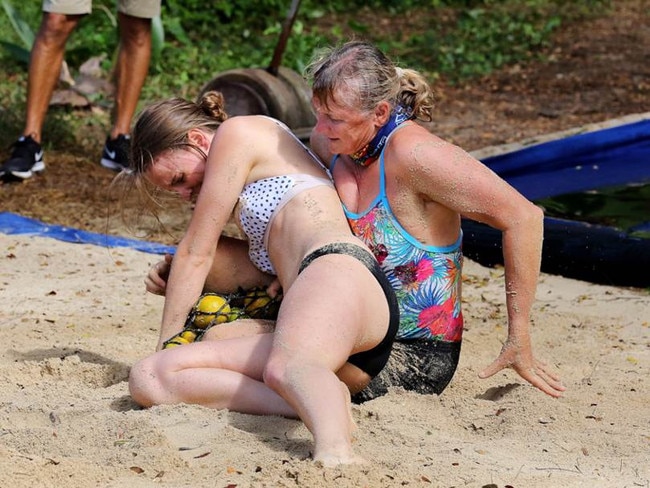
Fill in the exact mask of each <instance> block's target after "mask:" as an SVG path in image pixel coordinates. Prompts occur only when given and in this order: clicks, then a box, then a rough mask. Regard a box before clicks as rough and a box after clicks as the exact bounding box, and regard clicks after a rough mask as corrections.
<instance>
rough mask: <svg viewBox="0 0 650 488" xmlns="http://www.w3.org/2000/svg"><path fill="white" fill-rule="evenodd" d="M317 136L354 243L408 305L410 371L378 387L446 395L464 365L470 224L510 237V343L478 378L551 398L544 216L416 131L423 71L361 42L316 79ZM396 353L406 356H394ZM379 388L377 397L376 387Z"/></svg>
mask: <svg viewBox="0 0 650 488" xmlns="http://www.w3.org/2000/svg"><path fill="white" fill-rule="evenodd" d="M309 72H310V75H311V78H312V79H313V86H312V88H313V104H314V107H315V109H316V113H317V124H316V127H315V129H314V131H313V133H312V138H311V145H312V149H314V150H315V152H316V153H317V154H318V155H319V156H320V157H321V159H322V160H323V161H327V162H328V163H329V169H330V171H331V172H332V175H333V178H334V183H335V185H336V188H337V190H338V193H339V196H340V198H341V200H342V202H343V205H344V209H345V213H346V216H347V218H348V221H349V222H350V225H351V226H352V229H353V231H354V233H355V234H356V235H357V236H359V237H360V238H362V239H363V240H364V242H365V243H366V244H367V245H368V247H369V248H370V249H372V251H373V253H374V255H375V257H376V258H377V260H378V261H379V262H380V264H381V267H382V269H383V270H384V272H385V273H386V275H387V276H388V279H389V280H390V282H391V285H392V286H393V288H394V289H395V291H396V294H397V297H398V300H399V304H400V328H399V332H398V336H397V337H398V340H399V341H400V342H403V343H404V344H406V345H405V346H404V347H401V348H400V349H399V351H400V353H401V354H400V356H401V357H400V358H399V359H400V361H401V362H402V363H403V364H402V365H401V366H402V367H401V368H395V370H394V371H395V372H394V374H393V376H392V377H390V376H386V374H388V372H389V369H391V368H387V369H386V370H384V374H382V375H380V376H379V377H378V378H376V379H375V380H374V381H373V383H377V384H376V385H374V386H375V388H374V391H375V394H376V393H377V392H378V393H382V392H384V391H385V390H386V388H387V386H390V385H398V386H403V387H405V388H407V389H414V390H416V391H420V392H423V393H440V392H442V391H443V390H444V388H445V387H446V386H447V384H448V383H449V381H450V380H451V377H452V375H453V374H454V371H455V369H456V365H457V362H458V358H459V353H460V344H461V338H462V332H463V317H462V311H461V269H462V253H461V242H462V231H461V226H460V222H461V217H467V218H470V219H473V220H477V221H480V222H484V223H487V224H489V225H491V226H493V227H495V228H497V229H499V230H501V231H502V233H503V253H504V260H505V261H504V262H505V294H506V304H507V311H508V337H507V340H506V342H505V344H504V345H503V348H502V350H501V354H500V355H499V357H498V358H497V359H496V360H495V361H494V362H493V363H492V364H491V365H490V366H488V367H487V368H486V369H484V370H483V371H482V372H481V373H480V376H481V377H482V378H486V377H489V376H491V375H493V374H495V373H496V372H497V371H499V370H501V369H503V368H506V367H511V368H513V369H514V370H515V371H517V373H519V374H520V375H521V376H522V377H523V378H524V379H526V380H527V381H529V382H530V383H531V384H533V385H534V386H536V387H537V388H539V389H540V390H542V391H543V392H545V393H547V394H549V395H551V396H559V395H560V394H561V392H562V391H563V390H564V387H563V386H562V385H561V384H560V382H559V380H558V377H557V376H556V375H555V374H554V373H553V372H551V371H550V369H549V368H548V367H547V366H546V365H545V364H543V363H542V362H540V361H538V360H536V359H535V358H534V357H533V353H532V348H531V341H530V311H531V306H532V304H533V301H534V299H535V290H536V286H537V279H538V275H539V270H540V261H541V246H542V234H543V213H542V211H541V210H540V209H539V208H538V207H536V206H535V205H533V204H532V203H531V202H529V201H528V200H526V199H525V198H524V197H523V196H522V195H521V194H519V193H518V192H517V191H516V190H515V189H513V188H512V187H511V186H510V185H508V184H507V183H506V182H505V181H503V180H502V179H501V178H499V177H498V176H497V175H496V174H495V173H493V172H492V171H491V170H490V169H488V168H487V167H486V166H484V165H483V164H482V163H480V162H479V161H477V160H476V159H474V158H473V157H471V156H470V155H469V154H468V153H466V152H465V151H463V150H461V149H460V148H458V147H457V146H455V145H453V144H450V143H448V142H446V141H444V140H442V139H441V138H439V137H438V136H436V135H435V134H432V133H431V132H430V131H428V130H426V129H425V128H424V127H422V126H421V125H418V123H417V122H416V121H417V120H418V119H420V120H425V121H430V120H432V117H433V107H434V104H433V93H432V91H431V88H430V86H429V85H428V83H427V82H426V80H425V79H424V77H423V76H422V75H421V74H419V73H418V72H417V71H414V70H410V69H402V68H399V67H397V66H395V65H394V64H393V62H391V60H390V59H389V58H388V57H387V56H386V55H385V54H384V53H382V52H381V51H380V50H379V49H378V48H377V47H375V46H373V45H372V44H370V43H367V42H361V41H352V42H348V43H346V44H344V45H342V46H340V47H337V48H335V49H330V50H327V51H325V52H323V53H322V54H321V55H320V56H319V57H318V58H316V59H315V60H314V61H313V62H312V64H311V66H310V67H309ZM396 345H397V344H396ZM371 386H372V385H371Z"/></svg>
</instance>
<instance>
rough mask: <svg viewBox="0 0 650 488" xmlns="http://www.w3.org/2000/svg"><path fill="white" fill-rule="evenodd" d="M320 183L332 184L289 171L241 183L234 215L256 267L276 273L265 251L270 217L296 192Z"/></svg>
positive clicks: (266, 250)
mask: <svg viewBox="0 0 650 488" xmlns="http://www.w3.org/2000/svg"><path fill="white" fill-rule="evenodd" d="M320 185H325V186H330V187H333V186H334V185H333V184H332V182H331V181H330V180H329V179H327V178H319V177H317V176H312V175H308V174H292V175H282V176H273V177H271V178H264V179H262V180H258V181H254V182H253V183H249V184H248V185H246V186H245V187H244V189H243V190H242V192H241V194H240V195H239V201H238V204H237V218H238V219H239V225H240V227H241V229H242V231H243V232H244V233H245V234H246V237H248V245H249V248H248V256H249V257H250V260H251V262H252V263H253V264H254V265H255V266H256V267H257V268H258V269H259V270H261V271H264V272H265V273H270V274H276V272H275V268H274V267H273V264H271V260H270V258H269V253H268V240H269V229H270V228H271V224H272V223H273V218H274V217H275V216H276V215H277V214H278V212H279V211H280V210H281V209H282V207H284V206H285V205H286V204H287V203H289V201H290V200H291V199H292V198H293V197H295V196H296V195H297V194H298V193H300V192H303V191H305V190H307V189H309V188H313V187H315V186H320Z"/></svg>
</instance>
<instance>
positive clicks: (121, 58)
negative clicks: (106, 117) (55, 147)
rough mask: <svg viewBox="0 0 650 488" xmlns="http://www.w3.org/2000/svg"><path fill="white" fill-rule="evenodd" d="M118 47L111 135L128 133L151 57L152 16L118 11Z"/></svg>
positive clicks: (111, 136) (112, 136) (112, 137)
mask: <svg viewBox="0 0 650 488" xmlns="http://www.w3.org/2000/svg"><path fill="white" fill-rule="evenodd" d="M118 19H119V31H120V47H119V52H118V56H117V65H116V66H115V84H116V91H115V106H114V107H113V127H112V128H111V132H110V138H111V139H115V138H117V136H118V135H120V134H124V135H127V134H130V133H131V120H132V119H133V115H134V114H135V111H136V109H137V106H138V100H139V98H140V92H141V90H142V86H143V85H144V82H145V80H146V78H147V72H148V71H149V61H150V58H151V19H147V18H140V17H134V16H131V15H127V14H124V13H122V12H118Z"/></svg>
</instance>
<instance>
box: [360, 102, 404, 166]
mask: <svg viewBox="0 0 650 488" xmlns="http://www.w3.org/2000/svg"><path fill="white" fill-rule="evenodd" d="M413 118H414V117H413V110H412V109H410V108H406V107H403V106H402V105H398V106H397V107H395V109H394V110H393V113H391V115H390V117H389V119H388V121H387V122H386V124H384V125H383V126H382V127H381V128H380V129H379V132H377V135H376V136H375V137H373V139H372V141H370V142H369V143H368V144H367V145H365V146H364V147H363V148H361V149H360V150H359V151H357V152H355V153H354V154H351V155H350V158H351V159H352V161H354V162H355V163H356V164H358V165H359V166H370V164H371V163H372V162H373V161H374V160H375V159H377V156H379V154H380V153H381V150H382V149H383V148H384V146H385V145H386V141H387V140H388V136H389V135H390V133H391V132H393V131H394V130H395V129H396V128H397V127H398V126H399V125H400V124H403V123H404V122H406V121H407V120H411V119H413Z"/></svg>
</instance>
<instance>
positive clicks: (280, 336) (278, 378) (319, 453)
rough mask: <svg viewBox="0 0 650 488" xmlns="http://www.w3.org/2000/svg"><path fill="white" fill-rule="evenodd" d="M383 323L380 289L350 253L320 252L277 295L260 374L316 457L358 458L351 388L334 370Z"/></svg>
mask: <svg viewBox="0 0 650 488" xmlns="http://www.w3.org/2000/svg"><path fill="white" fill-rule="evenodd" d="M341 282H344V283H347V284H352V283H353V284H354V286H346V287H341V286H340V284H341ZM382 324H383V325H382ZM387 324H388V307H387V305H386V302H385V299H384V296H383V292H382V291H381V288H380V286H379V284H378V283H377V281H376V280H375V279H374V278H373V277H372V276H371V275H370V273H368V272H367V271H365V272H364V268H363V266H362V265H361V264H360V263H359V262H358V261H356V260H355V259H354V258H347V257H341V256H336V257H331V256H325V257H321V258H319V259H318V260H317V261H315V262H314V263H312V264H311V265H310V266H309V267H308V268H307V269H306V270H304V271H303V273H302V274H301V275H300V276H298V278H297V280H296V281H295V283H294V285H293V286H292V287H291V288H290V289H289V291H288V293H287V294H286V295H285V297H284V299H283V302H282V307H281V310H280V316H279V317H278V321H277V324H276V332H275V334H274V342H273V349H272V351H271V355H270V357H269V363H268V365H267V367H266V368H265V370H264V381H265V382H266V383H267V384H268V385H269V386H270V387H271V388H273V389H274V390H275V391H277V392H278V393H279V394H280V395H281V396H282V397H283V398H285V399H286V400H287V402H288V403H289V404H290V405H291V406H292V407H293V408H294V409H295V411H296V412H298V414H299V415H300V418H301V419H302V420H303V422H304V423H305V425H306V426H307V428H308V429H309V430H310V431H311V433H312V434H313V436H314V455H313V458H314V460H315V461H317V462H320V463H322V464H323V465H326V466H334V465H337V464H351V463H359V462H362V461H363V460H362V458H360V457H359V456H357V455H356V454H355V453H354V452H353V450H352V431H353V422H352V421H351V415H350V394H349V392H348V389H347V388H344V387H343V386H344V385H343V383H342V382H341V381H340V380H339V378H338V377H337V376H336V374H335V372H336V371H339V370H340V369H341V368H342V367H343V365H345V364H346V361H347V358H348V357H349V355H350V354H352V353H354V352H358V351H362V350H366V349H369V348H370V347H372V345H374V344H377V343H378V342H379V341H380V340H381V338H383V335H384V334H385V333H386V327H387ZM358 371H359V374H364V375H365V373H362V372H361V371H360V370H358ZM365 376H366V381H367V380H368V379H369V378H368V377H367V375H365ZM357 383H361V381H360V380H359V381H357Z"/></svg>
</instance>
